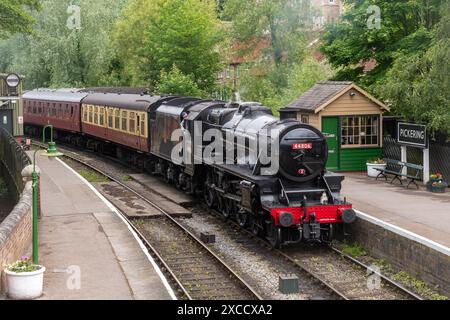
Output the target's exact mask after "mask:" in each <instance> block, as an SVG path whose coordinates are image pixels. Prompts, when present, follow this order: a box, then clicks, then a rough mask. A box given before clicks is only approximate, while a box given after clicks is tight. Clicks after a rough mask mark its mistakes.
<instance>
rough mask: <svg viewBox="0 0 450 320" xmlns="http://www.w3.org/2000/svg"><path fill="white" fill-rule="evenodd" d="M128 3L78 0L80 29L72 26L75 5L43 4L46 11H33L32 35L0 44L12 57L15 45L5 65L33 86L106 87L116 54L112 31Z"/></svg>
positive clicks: (45, 0)
mask: <svg viewBox="0 0 450 320" xmlns="http://www.w3.org/2000/svg"><path fill="white" fill-rule="evenodd" d="M124 1H125V0H119V1H108V0H99V1H89V0H78V1H77V2H76V4H77V5H78V6H79V7H80V9H81V12H80V18H81V20H80V27H81V28H80V29H79V28H77V25H75V24H74V25H71V24H69V23H68V19H69V18H70V14H68V13H67V12H68V8H69V6H70V5H72V3H73V1H70V0H42V1H41V2H42V10H41V11H40V12H34V13H33V16H34V19H35V20H36V21H37V23H36V25H35V30H34V32H33V34H31V35H27V34H22V35H17V36H14V37H13V38H11V39H9V40H7V41H5V42H4V43H2V45H0V54H1V53H5V54H6V55H7V53H8V48H11V47H12V48H14V51H15V52H14V56H13V57H11V55H9V59H10V62H9V63H8V65H7V66H5V67H6V68H7V69H9V70H14V71H16V72H19V73H21V74H24V75H25V76H26V78H27V81H26V84H27V87H29V88H35V87H84V86H96V85H99V84H101V79H102V77H103V75H104V74H105V73H107V71H108V68H109V66H110V61H111V56H113V50H112V47H111V45H110V38H109V32H110V30H111V27H112V25H113V23H114V22H115V20H116V19H117V17H118V15H119V14H120V12H121V9H122V6H123V2H124ZM9 51H10V50H9ZM7 57H8V55H7Z"/></svg>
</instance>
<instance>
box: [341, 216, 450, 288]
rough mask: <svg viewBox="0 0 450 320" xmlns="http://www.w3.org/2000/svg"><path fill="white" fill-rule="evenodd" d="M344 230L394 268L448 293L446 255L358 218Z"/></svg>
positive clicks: (449, 277) (448, 259) (449, 258)
mask: <svg viewBox="0 0 450 320" xmlns="http://www.w3.org/2000/svg"><path fill="white" fill-rule="evenodd" d="M349 229H350V230H348V229H347V230H346V231H347V232H349V233H350V234H351V237H352V238H353V240H354V241H356V242H358V243H360V244H361V245H362V246H363V247H364V248H365V249H366V250H367V251H368V252H369V253H370V255H371V256H373V257H375V258H378V259H384V260H386V261H387V262H389V263H390V264H392V265H394V266H396V267H397V268H399V269H401V270H404V271H406V272H408V273H409V274H411V275H412V276H414V277H416V278H417V279H420V280H422V281H425V282H427V283H429V284H431V285H434V286H438V287H439V289H440V291H441V292H442V293H443V294H445V295H447V296H450V267H449V266H450V256H448V255H446V254H444V253H443V252H440V251H438V250H435V249H433V248H431V247H429V246H426V245H424V244H421V243H419V242H417V241H414V240H412V239H409V238H407V237H404V236H402V235H400V234H397V233H395V232H393V231H390V230H388V229H385V228H383V227H381V226H378V225H376V224H374V223H372V222H370V221H367V220H365V219H362V218H361V217H358V219H357V220H356V222H355V223H354V224H353V225H352V226H351V227H350V228H349Z"/></svg>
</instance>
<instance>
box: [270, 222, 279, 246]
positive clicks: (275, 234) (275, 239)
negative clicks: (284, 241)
mask: <svg viewBox="0 0 450 320" xmlns="http://www.w3.org/2000/svg"><path fill="white" fill-rule="evenodd" d="M267 240H269V243H270V245H271V246H272V247H274V248H277V249H279V248H281V228H280V227H276V226H275V223H274V222H273V220H272V221H270V222H268V223H267Z"/></svg>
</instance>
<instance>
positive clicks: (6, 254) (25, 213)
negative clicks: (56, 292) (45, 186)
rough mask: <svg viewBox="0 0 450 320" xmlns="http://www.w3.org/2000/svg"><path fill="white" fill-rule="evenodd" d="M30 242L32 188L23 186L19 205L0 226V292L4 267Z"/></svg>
mask: <svg viewBox="0 0 450 320" xmlns="http://www.w3.org/2000/svg"><path fill="white" fill-rule="evenodd" d="M31 241H32V188H31V182H28V183H27V184H26V185H25V188H24V191H23V193H22V196H21V198H20V201H19V203H18V204H17V205H16V207H15V208H14V210H13V211H12V212H11V214H10V215H9V216H8V217H7V218H6V219H5V220H4V221H3V222H2V223H1V224H0V279H1V281H0V292H4V291H5V286H4V277H3V269H4V266H5V265H7V264H10V263H12V262H14V261H16V260H17V259H18V258H20V256H22V255H23V254H24V253H25V252H27V251H28V249H29V248H30V246H31Z"/></svg>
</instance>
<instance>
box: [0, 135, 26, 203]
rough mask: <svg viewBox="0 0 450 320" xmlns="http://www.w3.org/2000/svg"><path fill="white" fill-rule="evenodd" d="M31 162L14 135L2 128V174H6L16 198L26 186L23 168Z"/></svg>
mask: <svg viewBox="0 0 450 320" xmlns="http://www.w3.org/2000/svg"><path fill="white" fill-rule="evenodd" d="M30 164H31V161H30V158H29V157H28V156H27V154H26V153H25V151H23V149H22V147H21V146H20V145H19V144H18V143H17V141H16V140H15V139H14V137H12V136H11V135H10V134H9V133H8V132H7V131H6V130H4V129H1V128H0V174H2V175H3V176H4V178H5V180H6V181H7V183H8V187H9V189H10V192H11V194H12V195H14V196H15V198H16V200H18V199H19V197H20V194H21V193H22V191H23V188H24V182H23V179H22V170H23V169H24V168H25V167H26V166H28V165H30Z"/></svg>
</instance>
